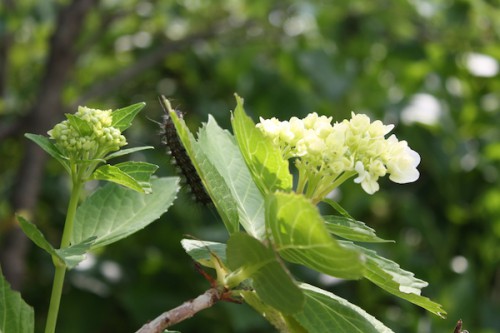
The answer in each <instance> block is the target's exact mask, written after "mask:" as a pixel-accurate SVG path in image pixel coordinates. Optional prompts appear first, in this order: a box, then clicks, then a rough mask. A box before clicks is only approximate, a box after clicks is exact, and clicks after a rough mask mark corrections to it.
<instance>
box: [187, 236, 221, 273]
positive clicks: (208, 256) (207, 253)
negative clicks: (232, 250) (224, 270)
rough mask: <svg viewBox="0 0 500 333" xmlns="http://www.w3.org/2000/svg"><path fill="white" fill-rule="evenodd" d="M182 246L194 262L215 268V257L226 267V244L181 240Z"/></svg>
mask: <svg viewBox="0 0 500 333" xmlns="http://www.w3.org/2000/svg"><path fill="white" fill-rule="evenodd" d="M181 245H182V247H183V248H184V251H186V253H187V254H189V256H190V257H191V258H193V260H194V261H196V262H199V263H200V264H202V265H203V266H206V267H211V268H215V265H214V262H213V257H214V256H215V257H217V258H218V259H219V260H220V261H221V262H222V263H223V264H224V265H226V244H223V243H216V242H209V241H202V240H194V239H183V240H181Z"/></svg>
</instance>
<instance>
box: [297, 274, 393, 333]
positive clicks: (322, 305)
mask: <svg viewBox="0 0 500 333" xmlns="http://www.w3.org/2000/svg"><path fill="white" fill-rule="evenodd" d="M300 288H301V289H302V291H303V292H304V295H305V304H304V308H303V309H302V311H300V312H299V313H296V314H294V318H295V319H297V321H298V322H299V323H300V324H302V326H304V327H305V328H306V329H307V332H309V333H324V332H345V333H391V332H393V331H392V330H391V329H390V328H388V327H386V326H384V324H382V323H381V322H380V321H378V320H377V319H376V318H375V317H373V316H371V315H370V314H368V313H367V312H366V311H364V310H363V309H361V308H360V307H358V306H356V305H354V304H351V303H349V302H348V301H347V300H345V299H343V298H341V297H339V296H337V295H335V294H332V293H330V292H327V291H325V290H322V289H320V288H317V287H314V286H311V285H308V284H305V283H301V284H300Z"/></svg>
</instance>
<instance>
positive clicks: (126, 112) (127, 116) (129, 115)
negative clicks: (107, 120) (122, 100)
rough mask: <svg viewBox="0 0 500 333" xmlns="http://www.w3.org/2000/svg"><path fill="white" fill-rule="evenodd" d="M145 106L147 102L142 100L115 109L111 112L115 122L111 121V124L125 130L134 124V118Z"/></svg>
mask: <svg viewBox="0 0 500 333" xmlns="http://www.w3.org/2000/svg"><path fill="white" fill-rule="evenodd" d="M145 106H146V103H144V102H141V103H136V104H132V105H129V106H126V107H124V108H121V109H117V110H115V111H113V112H112V113H111V115H112V117H113V122H112V123H111V126H113V127H115V128H118V129H119V130H120V131H121V132H123V131H124V130H126V129H127V128H129V127H130V126H131V125H132V120H134V118H135V116H136V115H137V114H138V113H139V112H140V111H141V110H142V108H144V107H145Z"/></svg>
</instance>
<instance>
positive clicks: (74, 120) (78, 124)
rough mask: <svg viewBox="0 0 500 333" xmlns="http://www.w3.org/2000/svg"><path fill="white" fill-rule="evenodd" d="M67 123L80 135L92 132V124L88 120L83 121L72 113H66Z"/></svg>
mask: <svg viewBox="0 0 500 333" xmlns="http://www.w3.org/2000/svg"><path fill="white" fill-rule="evenodd" d="M66 118H68V121H69V123H70V124H71V126H72V127H74V128H75V129H76V131H77V132H78V134H80V135H81V136H86V135H90V134H92V132H93V129H92V126H91V125H90V124H89V122H88V121H85V120H83V119H81V118H79V117H77V116H75V115H74V114H70V113H66Z"/></svg>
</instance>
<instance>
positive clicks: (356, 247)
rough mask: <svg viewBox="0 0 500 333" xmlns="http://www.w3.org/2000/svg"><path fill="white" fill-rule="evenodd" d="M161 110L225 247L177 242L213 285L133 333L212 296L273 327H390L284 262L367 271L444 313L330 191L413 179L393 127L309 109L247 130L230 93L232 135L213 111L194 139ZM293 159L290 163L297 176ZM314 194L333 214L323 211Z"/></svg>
mask: <svg viewBox="0 0 500 333" xmlns="http://www.w3.org/2000/svg"><path fill="white" fill-rule="evenodd" d="M163 105H164V107H165V109H166V110H167V111H168V112H169V117H171V119H172V121H173V123H174V125H175V127H176V130H177V134H178V136H179V139H180V140H181V141H182V143H183V145H184V147H185V148H186V152H187V154H188V155H189V157H190V158H191V161H192V162H193V166H194V168H195V169H196V171H197V173H198V174H199V176H200V178H201V180H202V182H203V185H204V186H205V188H206V190H207V193H208V194H209V195H210V197H211V199H212V201H213V203H214V206H215V208H216V210H217V212H218V213H219V215H220V216H221V219H222V222H223V223H224V225H225V226H226V229H227V231H228V233H229V238H228V240H227V243H217V242H213V241H209V240H206V241H203V240H193V239H184V240H182V246H183V247H184V249H185V250H186V252H187V253H188V254H189V255H190V256H191V257H192V258H193V259H194V260H195V261H197V262H198V263H199V264H200V265H202V266H205V267H209V268H213V269H215V275H216V276H215V277H214V278H212V277H210V276H208V273H203V274H204V275H205V277H206V278H207V279H208V280H209V281H210V282H211V285H212V288H211V289H209V290H208V291H207V293H205V294H203V295H201V296H199V297H198V298H196V299H194V300H192V301H190V302H188V303H185V304H183V305H182V306H180V307H179V308H176V309H173V310H171V311H167V312H165V313H163V314H161V315H160V316H158V317H157V318H156V319H155V320H153V321H151V322H150V323H148V324H146V325H144V326H143V327H142V328H141V329H140V330H139V331H138V333H150V332H159V331H161V330H162V329H165V328H166V327H169V326H171V325H173V324H175V323H177V322H178V321H179V320H181V319H186V318H189V317H191V316H192V315H193V314H194V312H196V311H199V310H201V309H204V308H206V307H208V306H212V305H213V304H214V303H216V301H220V300H230V301H240V302H245V303H247V304H248V305H250V306H251V307H253V308H254V309H255V310H256V311H257V312H258V313H259V314H261V315H262V316H263V317H264V318H266V319H267V320H268V321H269V322H270V323H271V324H272V325H273V326H274V327H275V328H276V329H277V330H279V331H280V332H318V333H323V332H325V331H326V330H325V328H328V331H332V332H392V330H391V329H390V328H388V327H387V326H385V325H384V324H383V323H381V322H380V321H378V320H377V319H376V318H374V317H373V316H371V315H369V314H368V313H366V312H365V311H364V310H362V309H361V308H359V307H358V306H356V305H354V304H351V303H349V302H348V301H347V300H345V299H343V298H341V297H339V296H337V295H335V294H333V293H331V292H327V291H325V290H322V289H321V288H318V287H316V286H313V285H310V284H307V283H304V282H301V281H298V279H297V278H295V277H294V276H293V275H292V274H291V273H290V272H289V271H288V270H287V268H286V265H285V263H286V262H291V263H295V264H299V265H303V266H305V267H307V268H309V269H312V270H314V271H317V272H319V273H322V274H327V275H330V276H334V277H336V278H340V279H361V278H365V279H367V280H369V281H371V282H372V283H374V284H375V285H377V286H378V287H380V288H382V289H384V290H386V291H388V292H389V293H392V294H394V295H395V296H397V297H400V298H403V299H406V300H408V301H410V302H412V303H414V304H416V305H419V306H421V307H423V308H425V309H427V310H428V311H430V312H432V313H434V314H436V315H438V316H440V317H444V316H445V311H444V310H443V309H442V307H441V306H440V305H439V304H437V303H434V302H433V301H431V300H429V299H428V298H426V297H423V296H422V295H421V289H422V288H423V287H425V286H427V282H425V281H422V280H420V279H417V278H415V277H414V275H413V273H411V272H408V271H405V270H403V269H402V268H400V267H399V265H398V264H397V263H395V262H393V261H391V260H389V259H387V258H384V257H382V256H380V255H379V254H377V253H376V252H375V251H374V250H372V249H368V248H367V247H365V246H364V243H384V242H387V241H386V240H384V239H381V238H379V237H378V236H377V235H376V234H375V231H374V230H373V229H372V228H370V227H368V226H367V225H366V224H364V223H363V222H360V221H357V220H356V219H354V218H353V217H351V216H350V215H349V214H348V213H347V212H346V211H345V210H344V209H343V208H342V207H341V206H340V205H339V203H337V202H335V201H333V200H331V199H328V198H327V194H328V193H329V192H330V191H332V190H333V189H335V188H336V187H338V186H339V185H340V184H342V183H343V182H344V181H346V180H347V179H349V178H351V177H355V178H354V181H355V182H357V183H360V184H361V186H362V187H363V189H364V190H365V191H366V192H367V193H369V194H373V193H374V192H376V191H377V190H379V185H378V182H377V181H378V179H379V178H380V177H382V176H384V175H386V174H389V177H390V179H391V180H393V181H395V182H398V183H407V182H412V181H415V180H416V179H417V178H418V176H419V173H418V170H417V166H418V164H419V162H420V157H419V155H418V154H417V153H416V152H414V151H413V150H411V149H410V148H409V147H408V144H407V143H406V142H405V141H399V140H398V139H397V138H396V137H395V136H394V135H392V136H390V137H388V138H386V137H385V136H386V135H387V134H388V133H389V132H390V131H391V130H392V128H393V126H392V125H384V124H383V123H382V122H380V121H374V122H371V121H370V119H369V118H368V117H367V116H365V115H361V114H352V117H351V119H349V120H343V121H341V122H338V123H334V124H332V118H328V117H325V116H318V115H317V114H316V113H312V114H310V115H308V116H307V117H306V118H304V119H298V118H291V119H290V120H288V121H279V120H277V119H275V118H272V119H261V120H260V123H258V124H257V125H255V124H254V122H253V121H252V120H251V119H250V117H248V116H247V115H246V114H245V111H244V109H243V100H242V99H241V98H239V97H237V106H236V109H235V111H234V113H233V117H232V127H233V132H234V136H233V135H232V134H231V133H229V132H228V131H226V130H224V129H222V128H220V127H219V126H218V125H217V123H216V122H215V120H214V119H213V118H212V117H209V119H208V122H207V123H206V124H204V125H203V126H202V127H201V128H200V129H199V131H198V135H197V138H195V137H194V136H193V135H192V134H191V132H190V131H189V130H188V129H187V127H186V125H185V123H184V120H183V119H182V118H180V117H179V116H178V112H175V111H174V110H172V109H171V107H170V104H169V103H168V101H166V100H165V99H163ZM290 161H292V162H293V163H294V165H295V167H296V168H297V169H298V176H297V177H298V179H297V180H295V181H294V179H293V175H292V173H291V172H290V169H289V166H290V163H289V162H290ZM293 184H296V187H295V188H294V187H293ZM321 201H323V202H326V203H327V204H330V205H331V206H332V207H333V208H334V209H335V210H336V211H337V212H338V214H336V215H322V214H321V212H320V210H319V209H318V207H317V205H318V203H319V202H321Z"/></svg>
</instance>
